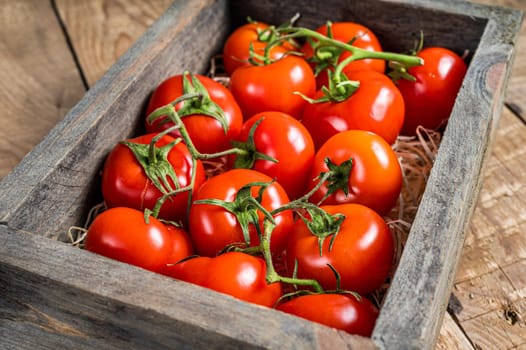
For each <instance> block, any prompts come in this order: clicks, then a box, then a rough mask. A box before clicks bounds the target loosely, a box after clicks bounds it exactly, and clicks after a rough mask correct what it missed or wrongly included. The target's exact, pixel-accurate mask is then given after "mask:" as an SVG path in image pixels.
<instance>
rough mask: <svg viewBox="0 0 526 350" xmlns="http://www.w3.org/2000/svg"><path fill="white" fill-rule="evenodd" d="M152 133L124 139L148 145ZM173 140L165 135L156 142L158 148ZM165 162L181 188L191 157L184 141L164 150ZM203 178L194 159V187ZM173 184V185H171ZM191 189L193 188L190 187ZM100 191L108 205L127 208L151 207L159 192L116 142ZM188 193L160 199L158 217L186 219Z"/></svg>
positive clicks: (186, 182) (188, 173)
mask: <svg viewBox="0 0 526 350" xmlns="http://www.w3.org/2000/svg"><path fill="white" fill-rule="evenodd" d="M155 135H156V134H146V135H142V136H139V137H136V138H133V139H130V140H128V141H130V142H133V143H139V144H145V145H147V144H149V143H150V141H151V140H152V138H153V137H154V136H155ZM174 140H175V139H174V138H173V137H171V136H168V135H165V136H164V137H162V138H161V139H160V140H159V141H158V142H157V143H156V146H157V147H162V146H165V145H167V144H169V143H170V142H172V141H174ZM168 162H169V163H170V164H171V165H172V167H173V168H174V170H175V174H176V175H177V180H178V181H179V185H180V186H181V187H184V186H187V185H189V184H190V182H191V170H192V156H191V155H190V153H189V151H188V148H187V147H186V146H185V145H184V143H182V142H179V143H177V144H176V145H175V146H174V147H173V148H172V150H171V151H170V152H169V153H168ZM204 181H205V172H204V168H203V165H202V164H201V161H197V167H196V178H195V185H196V186H195V188H197V187H198V186H199V185H200V184H202V183H203V182H204ZM172 186H173V184H172ZM194 191H195V190H194ZM102 194H103V197H104V202H105V203H106V206H107V207H109V208H112V207H130V208H135V209H138V210H144V209H146V208H148V209H153V208H154V206H155V204H156V202H157V200H158V199H159V198H160V197H161V196H162V193H161V191H159V189H158V188H157V187H155V185H154V184H153V183H152V181H151V180H150V179H148V177H147V176H146V173H145V171H144V169H143V168H142V166H141V165H140V163H139V162H138V161H137V159H136V158H135V156H134V154H133V153H132V151H131V150H130V149H129V148H128V147H127V146H125V145H123V144H120V143H119V144H117V145H116V146H115V147H114V148H113V150H112V151H111V152H110V154H109V155H108V157H107V159H106V162H105V164H104V168H103V171H102ZM187 203H188V192H182V193H180V194H177V195H176V196H173V197H171V199H168V200H166V201H165V202H164V204H163V205H162V207H161V210H160V212H159V215H158V217H159V218H163V219H166V220H173V221H181V222H186V215H187V206H188V205H187Z"/></svg>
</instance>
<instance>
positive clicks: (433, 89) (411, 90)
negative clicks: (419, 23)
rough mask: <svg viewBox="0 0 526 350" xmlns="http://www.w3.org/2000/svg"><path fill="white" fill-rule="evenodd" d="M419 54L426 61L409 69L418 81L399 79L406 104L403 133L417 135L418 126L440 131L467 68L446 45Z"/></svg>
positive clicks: (449, 112) (426, 49)
mask: <svg viewBox="0 0 526 350" xmlns="http://www.w3.org/2000/svg"><path fill="white" fill-rule="evenodd" d="M417 56H418V57H421V58H422V59H423V60H424V64H423V65H421V66H417V67H412V68H410V69H409V70H408V73H409V74H411V75H412V76H413V77H415V78H416V81H415V82H412V81H409V80H406V79H399V80H398V81H397V84H398V88H399V89H400V92H401V93H402V95H403V96H404V101H405V106H406V114H405V121H404V125H403V127H402V131H401V133H402V134H403V135H415V133H416V128H417V126H418V125H422V126H423V127H425V128H427V129H436V130H438V129H440V128H442V127H444V126H445V124H446V122H447V120H448V118H449V115H450V114H451V110H452V109H453V105H454V103H455V99H456V97H457V94H458V91H459V90H460V86H461V85H462V81H463V79H464V76H465V74H466V71H467V66H466V63H464V61H463V60H462V58H461V57H460V56H458V55H457V54H456V53H454V52H453V51H451V50H448V49H445V48H441V47H429V48H425V49H423V50H421V51H420V52H419V53H418V54H417Z"/></svg>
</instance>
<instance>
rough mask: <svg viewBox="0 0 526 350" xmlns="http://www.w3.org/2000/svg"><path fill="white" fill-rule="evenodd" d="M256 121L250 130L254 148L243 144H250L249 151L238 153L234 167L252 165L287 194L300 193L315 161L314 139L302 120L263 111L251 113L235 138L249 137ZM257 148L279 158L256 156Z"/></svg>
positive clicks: (241, 140) (291, 196)
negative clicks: (274, 181)
mask: <svg viewBox="0 0 526 350" xmlns="http://www.w3.org/2000/svg"><path fill="white" fill-rule="evenodd" d="M256 122H259V124H258V125H257V127H256V129H255V133H254V134H253V141H254V146H255V149H250V146H248V145H247V146H244V147H243V148H245V147H247V148H249V149H248V152H249V154H248V155H245V156H240V155H238V156H237V159H236V164H237V167H238V168H251V169H254V170H257V171H259V172H262V173H264V174H266V175H268V176H270V177H271V178H275V179H276V181H277V182H279V184H280V185H282V186H283V188H284V189H285V191H287V194H288V196H289V198H291V199H294V198H297V197H300V196H301V195H303V194H304V193H305V189H306V187H307V180H308V176H309V174H310V170H311V167H312V162H313V161H314V143H313V142H312V138H311V136H310V134H309V132H308V131H307V129H305V127H304V126H303V124H301V123H300V122H299V121H298V120H296V119H294V118H292V117H291V116H290V115H288V114H285V113H281V112H263V113H258V114H256V115H254V116H253V117H252V118H250V119H249V120H247V121H246V122H245V123H244V124H243V127H242V129H241V133H240V134H239V136H238V137H237V138H236V141H238V142H247V141H249V135H250V132H251V129H252V128H253V127H254V124H255V123H256ZM236 146H238V145H236ZM256 152H259V153H262V154H265V155H267V156H269V157H272V158H274V159H276V160H277V161H278V162H277V163H276V162H273V161H270V160H265V159H258V158H257V155H256ZM255 157H256V158H255ZM233 158H234V157H232V159H231V161H232V160H233Z"/></svg>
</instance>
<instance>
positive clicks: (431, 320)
mask: <svg viewBox="0 0 526 350" xmlns="http://www.w3.org/2000/svg"><path fill="white" fill-rule="evenodd" d="M449 6H451V7H453V6H454V7H457V6H458V8H459V9H460V8H462V7H463V6H468V7H469V4H465V3H461V2H459V3H458V4H450V5H449ZM466 10H467V7H466ZM505 13H506V12H505V11H504V10H499V11H497V12H496V13H495V14H494V16H496V17H494V18H493V19H496V18H500V19H501V20H503V19H504V18H506V15H505ZM501 16H503V17H501ZM512 17H513V16H512ZM512 17H508V19H507V20H506V19H505V20H503V21H502V22H501V24H500V25H499V24H497V23H496V22H494V21H493V19H491V16H490V20H489V22H488V25H487V27H486V32H485V35H484V37H483V38H482V40H481V42H480V45H479V48H478V50H477V52H476V53H475V56H474V57H473V60H472V62H471V65H470V69H469V71H468V73H467V76H466V80H465V84H464V86H463V88H462V89H461V91H460V93H459V97H458V100H457V101H463V102H465V103H466V104H464V103H462V102H461V103H460V104H459V103H458V102H457V104H456V106H455V108H454V110H453V114H452V116H451V119H450V121H449V125H448V127H447V130H446V132H445V135H444V139H443V141H442V144H441V151H442V150H443V149H447V150H448V151H447V152H446V153H443V152H440V153H439V155H438V157H437V159H436V161H435V164H434V167H433V170H432V172H431V176H430V178H429V181H428V184H427V187H426V193H427V192H428V191H432V193H433V194H432V195H430V196H429V197H427V198H426V199H424V200H423V201H422V203H421V204H420V207H419V210H418V213H417V216H416V218H415V222H414V224H413V227H412V229H411V233H410V235H409V240H408V243H407V244H408V245H407V246H406V247H405V251H404V255H403V257H402V260H401V262H400V267H399V269H398V271H397V273H396V275H395V277H394V279H393V282H392V284H391V287H390V291H389V292H388V295H387V299H386V301H385V304H384V305H383V309H382V314H381V315H380V318H379V320H378V323H377V326H376V328H375V333H374V335H373V339H375V341H377V342H378V343H379V344H382V345H380V346H381V347H382V346H384V347H386V348H388V347H389V345H392V344H398V347H402V348H423V347H429V346H430V347H432V346H433V344H434V341H435V340H436V338H433V337H435V336H436V334H437V333H438V327H439V326H440V323H441V317H442V315H443V314H444V310H445V307H446V303H445V302H444V299H445V300H447V297H446V295H448V294H449V291H450V290H451V287H452V284H453V278H454V273H455V269H456V264H457V262H458V258H459V256H460V253H461V247H462V243H463V240H464V234H463V233H464V232H465V229H466V228H467V225H468V224H469V220H470V218H471V214H472V212H473V209H474V206H475V203H476V201H475V200H476V194H477V193H478V189H479V186H480V177H479V174H480V171H481V167H482V163H483V161H484V158H485V157H486V155H487V153H488V152H487V150H488V147H489V145H490V144H491V140H492V134H493V130H494V128H495V123H496V121H497V120H498V115H499V113H500V107H499V106H501V104H502V102H503V93H504V89H505V86H504V82H505V81H506V76H507V74H508V73H506V72H505V70H506V69H507V70H509V68H510V67H509V66H507V64H506V63H505V62H508V61H509V58H510V57H509V55H512V52H513V47H512V46H508V45H509V43H513V42H514V41H515V39H513V38H512V37H510V35H511V33H512V32H513V29H511V30H510V26H511V27H514V29H515V30H516V31H517V30H518V26H519V25H520V17H519V20H518V21H517V19H516V20H511V18H512ZM508 20H511V23H513V24H511V23H509V22H508ZM490 62H491V63H490ZM466 140H469V141H468V142H466ZM460 145H462V146H460ZM445 174H447V175H445ZM437 237H439V239H437ZM445 242H449V244H446V243H445ZM416 276H418V277H416ZM403 301H405V302H403ZM415 301H417V302H415ZM415 304H416V305H415ZM424 305H425V307H424ZM407 315H410V316H407ZM422 323H424V324H423V325H422ZM393 324H395V326H393ZM417 325H418V326H417ZM416 327H419V332H420V333H418V334H415V332H414V331H412V329H414V328H416ZM397 330H399V331H397ZM387 344H389V345H387Z"/></svg>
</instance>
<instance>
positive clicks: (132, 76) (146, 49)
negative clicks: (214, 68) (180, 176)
mask: <svg viewBox="0 0 526 350" xmlns="http://www.w3.org/2000/svg"><path fill="white" fill-rule="evenodd" d="M226 21H227V17H226V6H225V2H224V1H212V0H201V1H180V2H177V3H176V4H174V5H173V6H172V7H171V8H170V9H169V10H168V11H167V12H166V13H165V14H164V15H163V16H162V17H161V18H160V19H159V21H158V22H156V23H155V25H154V26H152V27H151V28H150V29H149V30H148V31H147V32H146V34H145V35H144V36H143V37H142V38H141V39H140V40H139V41H138V42H137V43H136V44H135V45H134V46H133V47H132V48H130V50H129V51H128V52H127V53H126V54H125V55H124V56H123V57H121V58H120V59H119V60H118V61H117V63H116V64H115V65H114V66H113V67H112V68H111V69H110V70H109V71H108V73H107V74H106V75H105V76H104V77H103V78H102V79H101V80H100V81H99V82H98V83H97V84H95V86H94V87H93V88H92V89H91V90H90V91H88V93H87V94H86V96H85V97H84V98H83V99H82V100H81V101H80V102H79V103H78V104H77V105H76V106H75V107H74V108H73V109H72V110H71V111H70V112H69V113H68V115H67V116H66V117H65V119H64V120H63V121H62V122H61V123H59V124H58V125H57V126H56V127H55V128H54V129H53V130H52V131H51V132H50V134H49V135H48V136H47V137H46V139H45V140H44V141H43V142H42V143H41V144H39V145H38V146H37V147H36V148H35V149H34V150H33V151H32V152H31V153H30V154H29V155H28V156H27V157H26V158H25V159H24V160H23V161H22V162H21V164H20V165H19V166H18V167H16V168H15V169H14V170H13V172H12V173H11V174H10V175H8V176H7V177H6V178H5V179H4V181H2V182H1V183H0V193H1V196H0V198H1V201H0V221H2V222H7V223H8V224H9V225H10V226H11V227H14V228H18V229H22V230H24V231H28V232H32V233H36V234H40V235H44V236H47V237H55V238H56V237H58V238H61V237H59V236H61V235H63V233H64V232H65V231H66V230H67V228H68V227H70V226H71V225H79V224H81V223H82V222H79V221H80V220H82V218H84V217H85V214H86V210H87V209H89V208H87V204H88V205H89V204H95V203H93V201H94V200H93V198H90V193H98V192H99V189H98V186H97V182H96V181H97V179H98V172H99V170H100V167H101V165H102V162H103V160H104V158H105V156H106V154H107V152H108V151H109V150H110V149H111V148H112V147H113V146H114V145H115V144H116V143H117V142H118V141H121V140H123V139H124V138H126V137H129V136H130V135H131V134H133V133H134V132H135V131H136V130H137V129H138V128H141V126H142V123H143V122H142V118H140V116H141V115H142V113H143V111H144V104H145V102H146V100H147V96H149V94H150V93H151V91H152V90H153V88H154V87H155V86H156V85H157V84H158V83H160V81H161V80H162V79H164V78H166V77H168V76H169V75H170V74H175V73H182V72H183V70H185V69H187V70H190V71H194V72H204V71H205V69H206V68H207V67H208V65H209V58H210V57H211V56H212V55H213V54H215V53H216V52H217V51H218V50H219V47H220V43H221V42H222V41H223V39H224V36H225V35H226V29H224V23H225V22H226ZM196 38H199V39H200V40H196ZM210 43H215V46H214V44H210ZM94 181H95V182H94ZM50 213H52V215H50Z"/></svg>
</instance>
